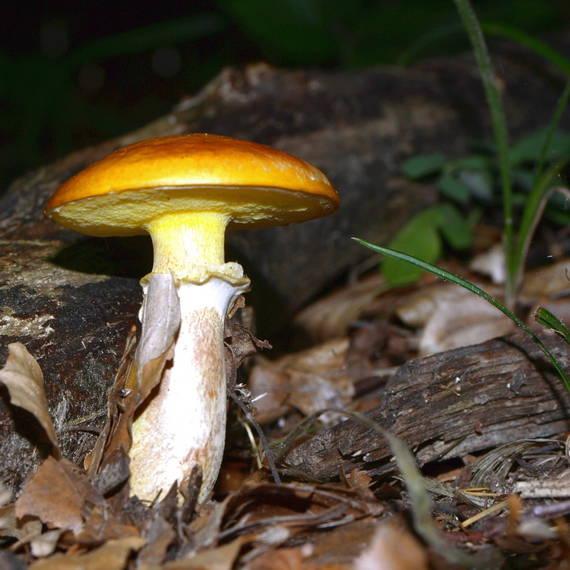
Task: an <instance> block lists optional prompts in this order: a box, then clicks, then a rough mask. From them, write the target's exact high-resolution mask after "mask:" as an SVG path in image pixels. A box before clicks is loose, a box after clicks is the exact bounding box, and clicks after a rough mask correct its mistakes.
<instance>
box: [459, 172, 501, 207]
mask: <svg viewBox="0 0 570 570" xmlns="http://www.w3.org/2000/svg"><path fill="white" fill-rule="evenodd" d="M457 177H458V179H459V180H460V181H461V182H462V183H463V184H465V186H467V188H468V189H469V192H470V193H471V194H473V196H476V197H477V198H480V199H481V200H491V199H492V198H493V176H492V175H491V173H490V172H489V171H488V170H467V169H466V170H460V171H459V172H458V173H457Z"/></svg>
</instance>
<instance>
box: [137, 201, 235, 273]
mask: <svg viewBox="0 0 570 570" xmlns="http://www.w3.org/2000/svg"><path fill="white" fill-rule="evenodd" d="M228 221H229V218H228V216H226V215H224V214H219V213H215V212H177V213H173V214H165V215H162V216H160V217H157V218H155V219H153V220H151V221H150V222H149V223H148V224H147V226H146V229H147V231H148V233H149V234H150V236H151V238H152V245H153V248H154V265H153V268H152V272H153V273H172V274H173V275H174V277H175V278H176V277H185V276H186V275H187V273H188V271H189V270H191V269H192V268H193V267H195V266H205V265H221V264H223V263H224V237H225V231H226V226H227V224H228Z"/></svg>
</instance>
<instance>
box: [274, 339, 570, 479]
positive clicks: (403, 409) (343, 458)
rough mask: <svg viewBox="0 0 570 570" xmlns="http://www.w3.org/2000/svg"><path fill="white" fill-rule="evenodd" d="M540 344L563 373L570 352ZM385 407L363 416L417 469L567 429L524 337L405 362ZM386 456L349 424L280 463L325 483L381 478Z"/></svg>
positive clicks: (548, 375) (569, 397)
mask: <svg viewBox="0 0 570 570" xmlns="http://www.w3.org/2000/svg"><path fill="white" fill-rule="evenodd" d="M546 342H547V344H548V346H549V348H551V350H553V352H554V354H555V355H556V356H557V358H558V359H559V361H560V363H561V364H562V366H563V367H564V368H566V369H568V366H569V365H570V347H569V346H568V345H567V344H565V343H564V342H563V341H562V340H561V339H559V338H558V337H556V336H554V335H552V336H550V335H549V336H548V337H547V338H546ZM383 401H384V404H383V406H382V407H378V408H375V409H374V410H372V411H371V412H369V413H368V415H369V417H370V418H371V419H373V420H374V421H377V422H378V423H379V424H380V425H381V426H382V427H384V428H385V429H387V430H388V431H390V432H391V433H393V434H395V435H397V436H399V437H401V438H403V439H404V441H405V442H406V443H407V444H408V446H410V448H411V449H412V451H413V452H414V454H415V455H416V457H417V459H418V461H419V463H420V464H422V465H423V464H425V463H427V462H430V461H435V460H438V459H446V458H451V457H458V456H459V457H460V456H461V455H464V454H468V453H472V452H475V451H478V450H481V449H485V448H487V447H492V446H497V445H501V444H503V443H507V442H511V441H514V440H517V439H522V438H535V437H548V436H551V435H555V434H559V433H561V432H563V431H567V430H568V429H569V427H570V394H568V392H566V390H565V388H564V386H563V384H562V382H561V380H560V379H559V378H558V377H557V376H556V375H554V374H553V372H552V371H551V369H550V368H549V366H548V364H546V363H545V362H544V359H543V357H542V353H541V352H540V351H539V349H538V348H537V347H536V346H535V345H534V343H533V342H532V341H531V340H529V339H528V338H527V337H526V336H525V335H523V334H522V333H515V334H513V335H510V336H508V337H505V338H499V339H494V340H491V341H488V342H485V343H482V344H477V345H474V346H468V347H464V348H459V349H456V350H451V351H448V352H443V353H440V354H436V355H433V356H429V357H426V358H418V359H415V360H411V361H409V362H407V363H406V364H404V365H403V366H401V367H400V368H399V370H398V372H397V373H396V375H395V376H393V377H392V378H391V379H390V380H389V381H388V383H387V385H386V388H385V392H384V394H383ZM390 458H391V452H390V449H389V447H388V445H387V443H386V442H385V441H384V440H383V439H381V438H379V437H378V436H377V435H376V434H375V433H374V432H373V431H371V430H370V429H368V428H366V426H364V425H362V424H360V423H358V422H356V421H353V420H347V421H344V422H342V423H340V424H337V425H336V426H334V427H332V428H328V429H324V430H321V431H320V432H318V433H317V434H316V435H314V436H313V437H311V438H310V439H308V440H305V441H303V442H302V443H300V444H299V445H298V446H297V447H295V448H294V449H292V450H291V451H290V452H289V453H288V454H287V455H286V457H285V464H286V465H287V466H288V467H289V468H291V469H293V470H294V471H295V472H296V473H298V472H301V473H304V474H305V475H306V476H308V477H311V478H315V479H318V480H326V479H332V478H335V477H337V476H338V475H339V473H340V472H341V471H351V470H352V469H354V468H356V467H359V468H361V469H366V470H367V471H368V472H369V473H370V474H374V475H376V474H381V473H384V472H386V471H387V470H389V469H391V468H393V465H390V464H388V462H389V460H390Z"/></svg>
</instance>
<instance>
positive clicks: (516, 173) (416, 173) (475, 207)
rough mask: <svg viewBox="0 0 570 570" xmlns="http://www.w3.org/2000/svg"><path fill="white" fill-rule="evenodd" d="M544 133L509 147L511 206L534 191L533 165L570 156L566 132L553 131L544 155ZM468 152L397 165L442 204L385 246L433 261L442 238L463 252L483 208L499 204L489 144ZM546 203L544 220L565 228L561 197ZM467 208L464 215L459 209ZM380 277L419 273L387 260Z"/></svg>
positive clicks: (568, 213) (405, 279) (398, 280)
mask: <svg viewBox="0 0 570 570" xmlns="http://www.w3.org/2000/svg"><path fill="white" fill-rule="evenodd" d="M548 136H549V132H548V129H545V128H543V129H538V130H536V131H534V132H532V133H531V134H529V135H527V136H525V137H523V138H522V139H520V140H519V141H517V142H516V143H515V144H514V145H513V146H512V147H511V149H510V155H509V157H510V171H511V172H510V177H511V180H512V181H513V204H514V205H515V206H516V205H521V206H524V205H525V203H526V202H527V201H528V200H529V196H530V195H531V192H532V191H533V184H534V178H535V174H534V172H535V171H536V168H537V165H538V164H539V163H540V162H541V161H544V162H546V163H547V164H549V165H552V164H553V163H556V162H557V161H564V159H565V157H567V156H570V133H567V132H565V131H561V130H559V131H557V132H555V133H553V134H552V135H551V140H550V144H549V146H548V148H547V150H546V155H545V156H543V148H544V143H545V140H546V138H547V137H548ZM478 146H479V147H480V148H479V149H478V150H477V151H476V152H474V153H473V154H471V155H469V156H466V157H462V158H457V159H453V158H450V157H448V156H446V155H445V154H443V153H433V154H424V155H417V156H413V157H411V158H409V159H407V160H406V161H404V163H403V165H402V170H403V172H404V174H405V175H406V176H407V177H408V178H410V179H412V180H414V181H419V182H421V181H426V182H434V183H435V185H436V187H437V189H438V191H439V194H440V198H441V200H442V202H441V203H440V204H438V205H436V206H432V207H430V208H428V209H426V210H423V211H422V212H420V213H419V214H417V215H416V216H414V217H413V218H412V219H411V220H410V221H409V222H408V223H407V224H405V225H404V226H403V227H402V229H401V230H400V231H399V232H398V233H397V234H396V235H395V236H394V238H392V240H391V241H390V242H389V244H388V246H389V247H390V248H392V249H396V250H400V251H406V252H407V253H409V254H411V255H414V256H416V257H419V258H420V259H423V260H424V261H428V262H430V263H435V262H436V261H437V260H438V259H439V257H440V255H441V253H442V239H441V237H443V240H444V241H445V242H446V243H447V244H448V245H449V246H450V247H451V248H452V249H454V250H462V249H466V248H468V247H469V246H470V245H471V243H472V232H471V226H472V223H473V222H474V221H475V220H476V218H477V217H478V216H479V215H480V211H481V209H482V208H486V207H489V206H494V205H496V204H497V203H498V201H499V199H500V196H499V193H500V191H499V185H500V181H499V172H498V169H497V156H496V148H495V146H494V145H493V144H492V143H491V142H484V143H481V144H479V145H478ZM550 189H551V195H550V196H549V198H550V199H549V200H548V203H547V204H545V209H544V216H545V217H546V218H548V219H549V220H551V221H553V222H554V223H557V224H560V225H570V209H569V208H564V203H563V200H565V199H566V198H565V197H564V196H563V193H562V192H554V191H553V190H554V188H553V187H552V186H551V187H550ZM465 209H468V210H469V212H470V215H469V216H465V215H464V213H463V210H465ZM381 268H382V273H383V275H384V277H385V278H386V279H387V281H388V282H389V283H390V284H391V285H404V284H406V283H411V282H414V281H416V280H417V279H418V278H419V276H420V275H421V273H422V271H421V270H420V269H418V268H417V267H415V266H411V265H409V264H406V263H402V262H400V261H396V260H394V259H391V258H387V259H384V260H383V261H382V264H381Z"/></svg>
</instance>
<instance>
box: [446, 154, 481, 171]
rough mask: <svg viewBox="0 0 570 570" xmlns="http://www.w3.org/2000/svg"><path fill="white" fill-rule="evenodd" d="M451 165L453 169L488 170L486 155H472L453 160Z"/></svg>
mask: <svg viewBox="0 0 570 570" xmlns="http://www.w3.org/2000/svg"><path fill="white" fill-rule="evenodd" d="M451 165H452V166H453V169H454V170H489V168H490V160H489V159H488V158H487V157H486V156H480V155H477V154H475V155H473V156H466V157H465V158H458V159H457V160H454V161H453V162H452V163H451Z"/></svg>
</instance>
